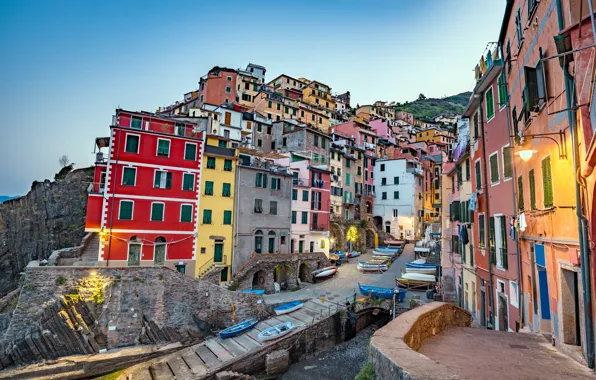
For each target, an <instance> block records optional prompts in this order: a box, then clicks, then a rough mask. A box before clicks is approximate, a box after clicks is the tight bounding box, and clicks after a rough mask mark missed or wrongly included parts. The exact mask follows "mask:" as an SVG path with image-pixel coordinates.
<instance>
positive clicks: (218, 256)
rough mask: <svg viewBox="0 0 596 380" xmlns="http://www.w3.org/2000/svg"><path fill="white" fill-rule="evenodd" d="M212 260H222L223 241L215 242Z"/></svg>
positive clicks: (218, 261) (217, 261) (219, 261)
mask: <svg viewBox="0 0 596 380" xmlns="http://www.w3.org/2000/svg"><path fill="white" fill-rule="evenodd" d="M213 262H215V263H221V262H223V243H215V253H214V255H213Z"/></svg>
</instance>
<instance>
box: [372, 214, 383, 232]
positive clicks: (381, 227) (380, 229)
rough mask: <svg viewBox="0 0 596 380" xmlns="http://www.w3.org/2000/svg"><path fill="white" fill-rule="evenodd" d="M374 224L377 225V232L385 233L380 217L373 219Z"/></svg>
mask: <svg viewBox="0 0 596 380" xmlns="http://www.w3.org/2000/svg"><path fill="white" fill-rule="evenodd" d="M373 223H374V224H375V227H376V228H377V231H384V230H383V218H382V217H380V216H375V217H373Z"/></svg>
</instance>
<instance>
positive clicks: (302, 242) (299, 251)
mask: <svg viewBox="0 0 596 380" xmlns="http://www.w3.org/2000/svg"><path fill="white" fill-rule="evenodd" d="M303 251H304V240H300V241H298V253H302V252H303Z"/></svg>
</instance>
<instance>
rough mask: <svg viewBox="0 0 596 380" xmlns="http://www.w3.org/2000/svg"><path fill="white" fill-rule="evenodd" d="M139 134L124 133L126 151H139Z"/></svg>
mask: <svg viewBox="0 0 596 380" xmlns="http://www.w3.org/2000/svg"><path fill="white" fill-rule="evenodd" d="M140 139H141V136H139V135H131V134H126V143H125V144H124V151H125V152H126V153H139V140H140Z"/></svg>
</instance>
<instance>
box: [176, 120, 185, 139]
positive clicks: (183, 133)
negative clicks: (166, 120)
mask: <svg viewBox="0 0 596 380" xmlns="http://www.w3.org/2000/svg"><path fill="white" fill-rule="evenodd" d="M179 124H182V125H179ZM180 126H182V128H184V129H183V130H182V131H183V132H182V134H178V127H180ZM185 135H186V124H184V123H174V136H180V137H184V136H185Z"/></svg>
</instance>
